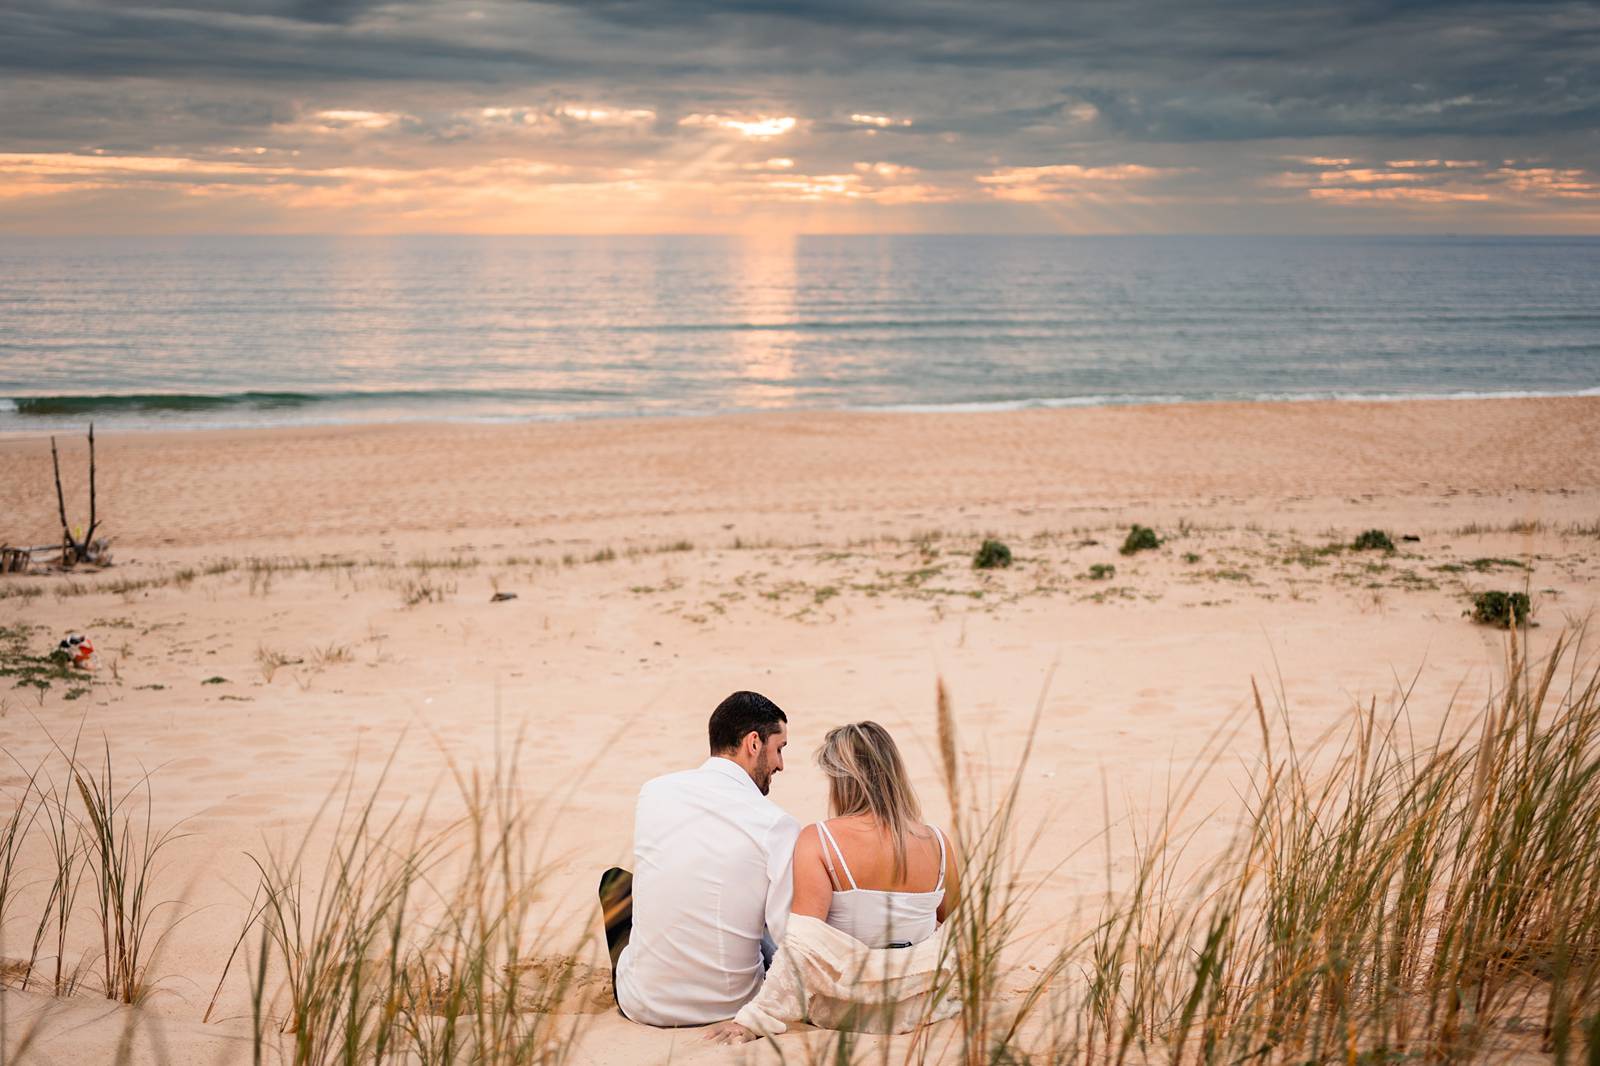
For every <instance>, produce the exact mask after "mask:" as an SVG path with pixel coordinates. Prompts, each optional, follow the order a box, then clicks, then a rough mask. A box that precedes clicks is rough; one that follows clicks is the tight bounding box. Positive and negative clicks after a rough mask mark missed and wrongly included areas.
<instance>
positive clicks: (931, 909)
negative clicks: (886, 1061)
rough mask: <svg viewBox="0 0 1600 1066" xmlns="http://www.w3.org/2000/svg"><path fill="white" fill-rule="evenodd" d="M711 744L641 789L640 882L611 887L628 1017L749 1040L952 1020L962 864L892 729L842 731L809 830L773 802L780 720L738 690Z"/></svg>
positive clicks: (716, 717) (608, 905)
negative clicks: (696, 762)
mask: <svg viewBox="0 0 1600 1066" xmlns="http://www.w3.org/2000/svg"><path fill="white" fill-rule="evenodd" d="M709 734H710V736H709V739H710V747H711V757H710V758H708V759H707V760H706V761H705V762H704V763H702V764H701V765H700V766H699V767H698V768H696V769H693V770H683V771H680V772H678V773H673V774H667V775H666V776H664V777H658V778H656V779H654V780H653V781H650V782H648V783H647V784H646V785H645V786H644V788H642V789H641V790H640V792H639V805H638V810H637V812H636V815H635V821H634V844H633V862H634V868H633V871H632V873H631V874H630V873H629V872H628V871H626V870H620V869H612V870H608V871H606V873H605V875H604V877H602V878H601V882H600V901H601V905H602V908H603V913H604V918H605V926H606V946H607V948H608V949H609V951H610V953H611V964H612V968H613V975H614V985H615V988H616V994H617V1005H618V1006H619V1007H620V1008H621V1009H622V1012H623V1014H625V1015H626V1016H627V1017H629V1018H631V1019H633V1020H634V1021H637V1022H643V1023H645V1024H648V1025H656V1026H692V1025H708V1024H711V1023H718V1024H715V1025H714V1026H713V1027H712V1028H711V1029H710V1030H709V1031H708V1032H707V1036H708V1038H710V1039H715V1040H719V1041H722V1042H725V1043H737V1042H741V1041H745V1040H751V1039H754V1038H755V1037H757V1036H760V1035H763V1034H765V1035H771V1034H774V1033H780V1032H783V1031H784V1029H785V1028H787V1026H788V1025H789V1024H790V1023H793V1022H799V1021H808V1022H810V1023H812V1024H814V1025H820V1026H824V1027H827V1028H838V1029H855V1030H863V1031H872V1032H902V1031H906V1030H908V1029H911V1028H913V1027H915V1026H916V1025H917V1024H919V1023H921V1022H924V1021H929V1020H932V1019H934V1018H938V1017H945V1016H947V1015H948V1014H950V1013H953V1012H954V1010H955V1008H956V1004H955V1003H954V1002H953V1000H948V999H947V997H943V996H942V992H943V989H944V987H945V985H946V982H947V980H948V976H949V970H950V966H951V960H950V958H949V954H950V953H949V952H948V951H947V950H946V949H945V945H944V942H943V937H942V936H941V935H940V933H939V929H940V926H941V924H942V923H943V921H944V919H945V917H946V915H948V914H950V913H951V912H952V911H953V910H954V908H955V906H956V903H957V899H958V890H959V886H958V881H957V866H956V856H955V854H954V852H953V849H952V848H951V847H950V846H949V844H948V842H947V838H946V837H945V834H944V833H943V832H941V831H940V830H939V829H938V828H936V827H934V826H932V825H927V824H924V823H923V822H922V820H921V818H922V816H921V811H920V808H919V806H918V804H917V797H916V794H915V793H914V792H913V791H912V788H911V784H910V782H909V781H908V780H907V778H906V771H905V765H904V764H903V763H902V761H901V759H900V752H899V750H898V749H897V748H896V747H895V743H894V739H893V738H892V737H890V736H889V733H888V731H887V730H885V729H884V728H883V727H882V726H880V725H878V724H877V723H875V722H858V723H855V724H853V725H845V726H840V727H838V728H837V729H833V730H830V731H829V732H828V734H827V736H826V737H825V738H824V739H823V742H822V747H821V748H820V749H819V750H818V752H817V764H818V765H819V766H820V767H821V768H822V772H823V773H824V774H826V775H827V778H828V814H829V817H828V818H827V819H826V820H823V821H819V822H817V823H816V824H815V825H810V826H806V827H805V828H804V829H802V828H801V827H800V823H799V822H797V821H796V820H795V819H794V818H793V817H791V816H790V815H789V814H788V813H787V812H786V811H784V810H783V809H782V808H781V807H779V806H778V805H777V804H775V803H773V802H772V801H771V800H770V799H768V798H767V791H768V789H769V787H770V786H771V783H772V776H773V775H774V774H776V773H778V772H779V771H780V770H782V769H783V750H784V746H785V745H786V744H788V741H789V734H788V718H787V716H785V715H784V713H783V711H782V710H780V709H779V708H778V706H777V705H776V704H774V703H773V702H772V701H771V700H769V699H767V698H766V697H765V696H761V695H759V694H757V693H754V692H735V693H734V694H733V695H731V696H729V697H728V698H727V699H725V700H723V701H722V703H721V704H720V705H718V707H717V709H716V710H715V711H714V712H713V713H712V715H711V721H710V724H709Z"/></svg>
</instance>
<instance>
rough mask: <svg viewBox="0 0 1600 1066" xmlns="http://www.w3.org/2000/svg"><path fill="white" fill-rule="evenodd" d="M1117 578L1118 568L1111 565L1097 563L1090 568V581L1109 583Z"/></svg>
mask: <svg viewBox="0 0 1600 1066" xmlns="http://www.w3.org/2000/svg"><path fill="white" fill-rule="evenodd" d="M1116 576H1117V568H1116V567H1114V566H1112V565H1111V564H1110V563H1095V564H1094V565H1093V566H1091V567H1089V580H1090V581H1107V580H1110V579H1111V578H1114V577H1116Z"/></svg>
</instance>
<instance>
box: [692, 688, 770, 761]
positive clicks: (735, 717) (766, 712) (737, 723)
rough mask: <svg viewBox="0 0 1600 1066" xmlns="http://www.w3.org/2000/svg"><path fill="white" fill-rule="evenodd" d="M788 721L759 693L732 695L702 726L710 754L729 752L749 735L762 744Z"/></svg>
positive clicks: (718, 705) (718, 706)
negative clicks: (708, 743) (758, 738)
mask: <svg viewBox="0 0 1600 1066" xmlns="http://www.w3.org/2000/svg"><path fill="white" fill-rule="evenodd" d="M788 721H789V719H788V716H786V715H785V714H784V713H783V710H782V709H781V708H780V707H779V706H778V705H777V704H776V703H773V702H772V701H771V700H769V699H767V698H766V697H765V696H763V695H761V693H759V692H735V693H734V694H733V695H731V696H729V697H728V698H727V699H725V700H723V701H722V702H721V703H719V704H717V709H716V710H714V711H712V712H711V721H710V722H709V723H708V724H707V726H706V732H707V734H709V737H710V740H711V754H713V755H717V754H720V753H722V752H724V751H732V750H733V749H734V748H737V747H738V746H739V742H740V741H742V740H743V739H744V738H745V737H746V736H748V735H749V734H750V733H752V732H754V733H755V734H756V735H757V736H758V737H760V738H761V743H763V744H765V743H766V742H767V738H768V737H770V736H771V735H772V734H774V733H776V732H777V731H778V727H779V726H781V725H783V724H784V723H786V722H788Z"/></svg>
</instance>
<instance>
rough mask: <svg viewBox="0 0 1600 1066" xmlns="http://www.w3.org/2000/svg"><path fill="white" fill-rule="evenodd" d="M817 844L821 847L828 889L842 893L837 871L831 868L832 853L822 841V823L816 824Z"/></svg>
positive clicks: (842, 889) (842, 886) (842, 887)
mask: <svg viewBox="0 0 1600 1066" xmlns="http://www.w3.org/2000/svg"><path fill="white" fill-rule="evenodd" d="M817 843H818V844H819V845H821V847H822V865H824V866H826V867H827V868H828V887H829V888H832V889H833V890H834V891H835V892H843V891H844V885H843V884H842V883H841V882H840V881H839V871H837V870H835V869H834V868H833V851H832V849H830V848H829V847H828V845H827V844H826V843H824V842H823V839H822V823H820V822H819V823H817Z"/></svg>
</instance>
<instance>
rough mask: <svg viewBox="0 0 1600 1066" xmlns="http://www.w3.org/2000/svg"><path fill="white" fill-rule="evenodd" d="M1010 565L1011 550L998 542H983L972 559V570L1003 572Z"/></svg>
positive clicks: (992, 540) (990, 540)
mask: <svg viewBox="0 0 1600 1066" xmlns="http://www.w3.org/2000/svg"><path fill="white" fill-rule="evenodd" d="M1010 565H1011V549H1010V548H1008V547H1006V545H1005V544H1003V543H1001V542H1000V541H998V540H994V539H989V540H985V541H984V542H983V544H982V545H981V546H979V548H978V551H977V554H975V555H974V556H973V557H972V568H973V569H974V570H1003V569H1005V568H1006V567H1008V566H1010Z"/></svg>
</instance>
